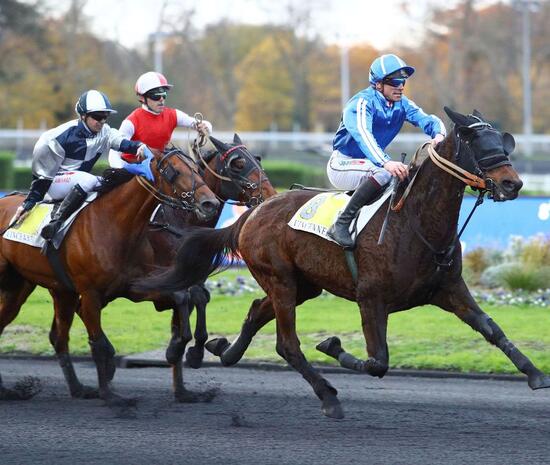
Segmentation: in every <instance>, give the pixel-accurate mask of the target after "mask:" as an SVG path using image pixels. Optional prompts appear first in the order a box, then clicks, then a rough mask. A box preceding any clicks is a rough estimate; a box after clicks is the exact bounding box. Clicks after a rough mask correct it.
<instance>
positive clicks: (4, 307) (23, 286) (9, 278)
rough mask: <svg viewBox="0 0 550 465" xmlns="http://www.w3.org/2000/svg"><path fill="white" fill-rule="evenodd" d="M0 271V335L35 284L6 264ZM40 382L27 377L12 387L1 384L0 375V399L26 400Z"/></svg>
mask: <svg viewBox="0 0 550 465" xmlns="http://www.w3.org/2000/svg"><path fill="white" fill-rule="evenodd" d="M1 268H2V269H1V271H0V335H1V334H2V332H3V331H4V328H5V327H6V326H7V325H9V324H10V323H11V322H12V321H13V320H14V319H15V317H16V316H17V315H18V314H19V310H20V309H21V305H23V303H24V302H25V300H27V297H28V296H29V295H30V293H31V292H32V291H33V290H34V288H35V285H34V284H31V283H30V282H28V281H26V280H25V279H23V277H22V276H20V275H19V274H18V273H17V272H16V271H15V270H12V269H11V268H10V267H9V266H8V265H4V266H3V267H1ZM40 390H41V387H40V382H39V381H38V379H37V378H33V377H28V378H25V379H23V380H21V381H19V382H17V383H16V385H15V386H14V388H13V389H8V388H6V387H4V385H3V384H2V378H1V377H0V400H26V399H30V398H31V397H34V396H35V395H36V394H38V392H40Z"/></svg>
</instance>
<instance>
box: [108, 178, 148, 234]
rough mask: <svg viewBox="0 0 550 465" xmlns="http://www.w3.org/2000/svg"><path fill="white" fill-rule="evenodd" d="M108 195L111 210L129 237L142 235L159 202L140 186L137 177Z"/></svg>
mask: <svg viewBox="0 0 550 465" xmlns="http://www.w3.org/2000/svg"><path fill="white" fill-rule="evenodd" d="M107 195H108V196H109V205H110V207H109V208H112V209H113V210H114V212H115V215H116V217H117V218H118V219H119V221H120V224H122V225H124V228H125V229H126V231H127V234H128V235H130V234H139V233H141V231H142V230H143V229H144V228H145V227H146V226H147V224H148V223H149V218H150V217H151V215H152V213H153V210H154V209H155V207H156V206H157V205H158V200H157V199H155V198H154V197H153V195H152V194H151V193H150V192H149V191H148V190H146V189H145V188H144V187H142V186H141V185H140V183H139V182H138V179H137V177H135V178H134V179H132V180H131V181H129V182H127V183H125V184H123V185H122V186H120V187H119V188H117V189H115V190H113V191H111V192H110V193H109V194H107Z"/></svg>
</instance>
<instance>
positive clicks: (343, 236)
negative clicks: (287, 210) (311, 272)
mask: <svg viewBox="0 0 550 465" xmlns="http://www.w3.org/2000/svg"><path fill="white" fill-rule="evenodd" d="M413 73H414V68H413V67H412V66H407V64H406V63H405V62H404V61H403V60H402V59H401V58H399V57H398V56H397V55H393V54H388V55H382V56H380V57H378V58H376V59H375V60H374V61H373V63H372V65H371V67H370V78H369V82H370V87H368V88H366V89H363V90H362V91H360V92H359V93H358V94H356V95H354V96H353V97H352V98H351V99H350V100H349V102H348V103H347V104H346V106H345V107H344V111H343V114H342V120H341V122H340V126H339V128H338V131H337V132H336V135H335V136H334V140H333V153H332V156H331V157H330V160H329V162H328V165H327V175H328V178H329V180H330V182H331V183H332V184H333V185H334V187H336V188H337V189H345V190H355V192H354V193H353V195H352V197H351V199H350V201H349V203H348V205H347V207H346V208H345V209H344V211H343V212H342V213H340V215H339V217H338V219H337V220H336V222H335V223H334V224H333V225H332V226H331V227H330V228H329V230H328V235H329V236H330V237H331V238H332V239H334V240H335V241H336V242H337V243H338V244H340V245H341V246H342V247H344V248H351V247H353V245H354V243H353V239H352V238H351V235H350V233H349V226H350V223H351V221H352V220H353V219H354V218H355V216H356V215H357V213H358V212H359V210H360V209H361V207H362V206H364V205H367V204H369V203H371V202H372V201H374V200H375V199H376V198H377V196H378V195H379V193H380V191H381V189H383V188H385V187H386V185H387V184H388V182H389V181H390V180H391V177H392V176H397V177H398V178H399V179H400V180H403V179H405V178H406V176H407V174H408V172H407V166H406V165H404V164H403V163H401V162H398V161H392V160H391V158H390V157H389V155H388V154H386V153H385V152H384V150H385V148H386V147H387V146H388V145H389V144H390V142H391V141H392V140H393V139H394V138H395V136H396V135H397V134H398V133H399V131H400V130H401V127H402V126H403V123H404V122H405V121H408V122H409V123H411V124H413V125H414V126H417V127H420V128H421V129H422V130H423V131H424V132H425V133H426V134H427V135H429V136H430V137H431V138H432V142H433V143H434V144H437V143H438V142H441V141H442V140H443V139H444V137H445V135H446V130H445V126H444V124H443V122H442V121H441V120H440V119H439V118H438V117H437V116H435V115H428V114H426V113H425V112H424V111H423V110H422V109H421V108H420V107H419V106H417V105H416V104H415V103H414V102H413V101H412V100H409V99H408V98H407V97H405V96H404V95H403V90H404V87H405V83H406V81H407V79H408V78H409V77H410V76H411V75H412V74H413Z"/></svg>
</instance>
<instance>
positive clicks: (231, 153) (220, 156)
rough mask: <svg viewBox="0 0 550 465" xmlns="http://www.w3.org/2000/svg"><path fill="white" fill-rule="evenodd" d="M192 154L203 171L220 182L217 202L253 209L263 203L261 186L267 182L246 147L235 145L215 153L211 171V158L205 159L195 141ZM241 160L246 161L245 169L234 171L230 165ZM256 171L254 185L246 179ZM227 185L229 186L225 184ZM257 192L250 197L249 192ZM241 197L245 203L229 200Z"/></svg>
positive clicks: (257, 163) (259, 166) (260, 168)
mask: <svg viewBox="0 0 550 465" xmlns="http://www.w3.org/2000/svg"><path fill="white" fill-rule="evenodd" d="M193 152H194V153H195V154H196V156H197V158H198V159H199V160H200V161H201V162H202V165H203V166H204V169H207V170H208V171H210V173H212V175H213V176H214V177H216V178H218V179H220V180H221V181H222V187H221V196H223V197H224V198H221V196H219V195H216V197H217V198H218V200H219V201H220V202H223V203H227V204H229V205H246V206H247V207H253V206H255V205H258V204H260V203H262V202H263V201H264V197H263V194H262V189H261V187H262V184H263V183H264V182H265V181H266V180H267V176H265V174H264V171H263V169H262V167H261V165H260V163H259V162H258V160H256V158H255V157H254V155H252V154H251V153H250V152H249V151H248V149H247V148H246V146H244V145H243V144H237V145H234V146H232V147H230V148H229V149H227V150H226V151H225V152H223V153H219V152H218V153H217V154H216V155H214V156H215V157H216V169H215V170H213V169H212V168H211V167H210V165H209V164H208V163H209V161H210V160H211V158H208V159H207V158H205V157H204V156H203V155H202V153H201V149H200V144H199V143H198V141H197V140H195V142H194V143H193ZM240 158H243V159H244V160H245V161H246V164H245V168H244V169H243V170H239V171H238V172H237V170H235V169H234V168H233V167H232V164H233V162H234V161H235V160H238V159H240ZM256 170H257V171H258V177H259V182H258V183H255V182H252V181H250V180H249V179H248V176H249V175H250V174H251V173H252V172H254V171H256ZM227 183H229V184H227ZM255 191H257V192H258V194H257V195H252V194H251V193H250V192H255ZM241 195H243V196H244V197H245V198H246V201H244V202H239V201H232V200H229V199H230V198H238V197H240V196H241Z"/></svg>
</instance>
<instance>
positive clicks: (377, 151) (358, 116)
mask: <svg viewBox="0 0 550 465" xmlns="http://www.w3.org/2000/svg"><path fill="white" fill-rule="evenodd" d="M343 120H344V126H345V127H346V129H347V131H348V132H349V134H350V135H351V137H353V139H354V140H355V142H357V144H358V145H359V148H360V149H361V151H362V152H363V154H364V155H365V157H366V158H368V159H369V160H370V161H372V162H373V163H374V164H375V165H377V166H384V163H386V162H387V161H389V160H390V159H391V158H390V157H389V156H388V155H387V154H386V153H384V151H383V150H382V149H381V148H380V145H378V142H376V139H375V138H374V135H373V133H372V126H373V124H372V121H373V109H372V108H371V105H369V103H368V101H367V99H365V98H363V97H358V98H357V99H354V100H352V101H351V102H350V103H349V104H348V105H347V106H346V108H345V109H344V115H343Z"/></svg>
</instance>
